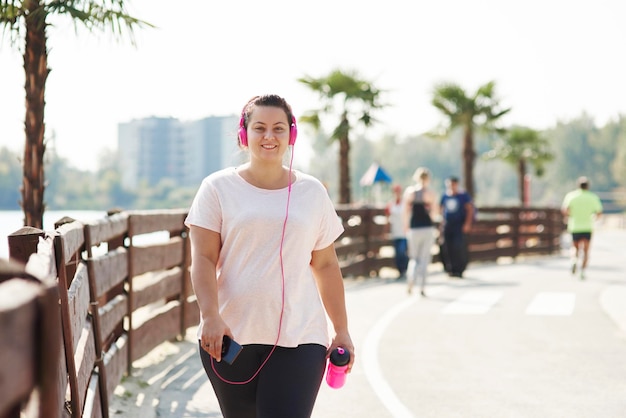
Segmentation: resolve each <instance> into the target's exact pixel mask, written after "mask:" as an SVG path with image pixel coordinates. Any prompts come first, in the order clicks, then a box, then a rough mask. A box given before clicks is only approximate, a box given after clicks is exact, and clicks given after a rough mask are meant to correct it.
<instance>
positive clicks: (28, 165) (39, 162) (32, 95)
mask: <svg viewBox="0 0 626 418" xmlns="http://www.w3.org/2000/svg"><path fill="white" fill-rule="evenodd" d="M39 7H40V2H39V1H32V2H31V3H30V6H29V14H28V16H27V18H26V43H25V48H24V73H25V76H26V81H25V85H24V88H25V91H26V117H25V119H24V129H25V134H26V142H25V145H24V161H23V162H22V163H23V170H24V171H23V179H22V190H21V192H22V202H21V204H22V209H23V211H24V226H32V227H35V228H39V229H43V212H44V207H45V205H44V200H43V195H44V188H45V184H44V180H45V178H44V161H43V157H44V152H45V144H44V133H45V125H44V107H45V87H46V79H47V78H48V73H49V69H48V52H47V50H46V23H45V16H43V17H41V18H34V17H33V16H35V15H34V14H33V12H34V11H35V10H36V9H38V8H39Z"/></svg>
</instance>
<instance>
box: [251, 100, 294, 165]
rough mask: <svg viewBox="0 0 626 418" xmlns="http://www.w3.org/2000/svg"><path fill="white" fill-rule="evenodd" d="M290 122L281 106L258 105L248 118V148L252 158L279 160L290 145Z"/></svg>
mask: <svg viewBox="0 0 626 418" xmlns="http://www.w3.org/2000/svg"><path fill="white" fill-rule="evenodd" d="M289 128H290V126H289V122H288V121H287V114H286V113H285V111H284V110H283V109H281V108H280V107H273V106H257V107H255V108H254V109H253V111H252V113H251V115H250V119H249V120H248V149H249V150H250V154H251V157H252V158H257V159H262V160H268V161H269V160H278V161H280V162H281V163H282V158H283V155H284V154H285V151H287V148H288V146H289Z"/></svg>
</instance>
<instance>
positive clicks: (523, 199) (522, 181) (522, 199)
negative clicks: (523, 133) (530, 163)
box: [517, 158, 529, 206]
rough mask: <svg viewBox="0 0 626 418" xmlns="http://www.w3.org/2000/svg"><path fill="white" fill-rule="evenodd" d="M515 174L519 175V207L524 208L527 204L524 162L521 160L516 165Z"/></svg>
mask: <svg viewBox="0 0 626 418" xmlns="http://www.w3.org/2000/svg"><path fill="white" fill-rule="evenodd" d="M517 173H518V175H519V180H518V182H519V198H520V205H521V206H526V203H527V202H529V200H527V197H528V196H526V161H525V160H524V159H523V158H520V160H519V162H518V163H517Z"/></svg>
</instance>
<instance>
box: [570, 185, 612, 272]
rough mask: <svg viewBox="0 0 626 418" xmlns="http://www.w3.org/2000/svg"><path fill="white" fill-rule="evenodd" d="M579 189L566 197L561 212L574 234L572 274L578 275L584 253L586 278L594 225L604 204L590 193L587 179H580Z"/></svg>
mask: <svg viewBox="0 0 626 418" xmlns="http://www.w3.org/2000/svg"><path fill="white" fill-rule="evenodd" d="M577 183H578V189H576V190H573V191H571V192H569V193H567V194H566V195H565V199H563V204H562V205H561V211H562V212H563V215H565V216H567V230H568V232H570V233H571V234H572V241H573V244H574V245H573V247H572V274H576V270H577V268H578V259H579V255H580V253H581V252H582V264H581V266H580V278H581V279H584V278H585V269H586V268H587V263H588V261H589V246H590V242H591V233H592V232H593V223H594V221H595V220H596V219H598V218H599V217H600V215H602V202H600V198H599V197H598V195H596V194H595V193H592V192H590V191H589V180H588V179H587V177H579V178H578V181H577Z"/></svg>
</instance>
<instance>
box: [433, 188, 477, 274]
mask: <svg viewBox="0 0 626 418" xmlns="http://www.w3.org/2000/svg"><path fill="white" fill-rule="evenodd" d="M440 211H441V215H442V220H441V227H440V240H441V247H440V248H441V254H440V255H441V259H442V262H443V264H444V269H445V270H446V272H447V273H448V274H449V275H450V276H451V277H459V278H461V277H463V272H464V271H465V268H466V267H467V262H468V251H467V238H466V235H467V234H468V233H469V232H470V230H471V228H472V220H473V216H474V205H473V204H472V198H471V196H470V195H469V194H468V193H466V192H464V191H461V190H459V179H458V178H457V177H454V176H452V177H449V178H448V179H446V193H445V194H444V195H443V196H442V197H441V202H440Z"/></svg>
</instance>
